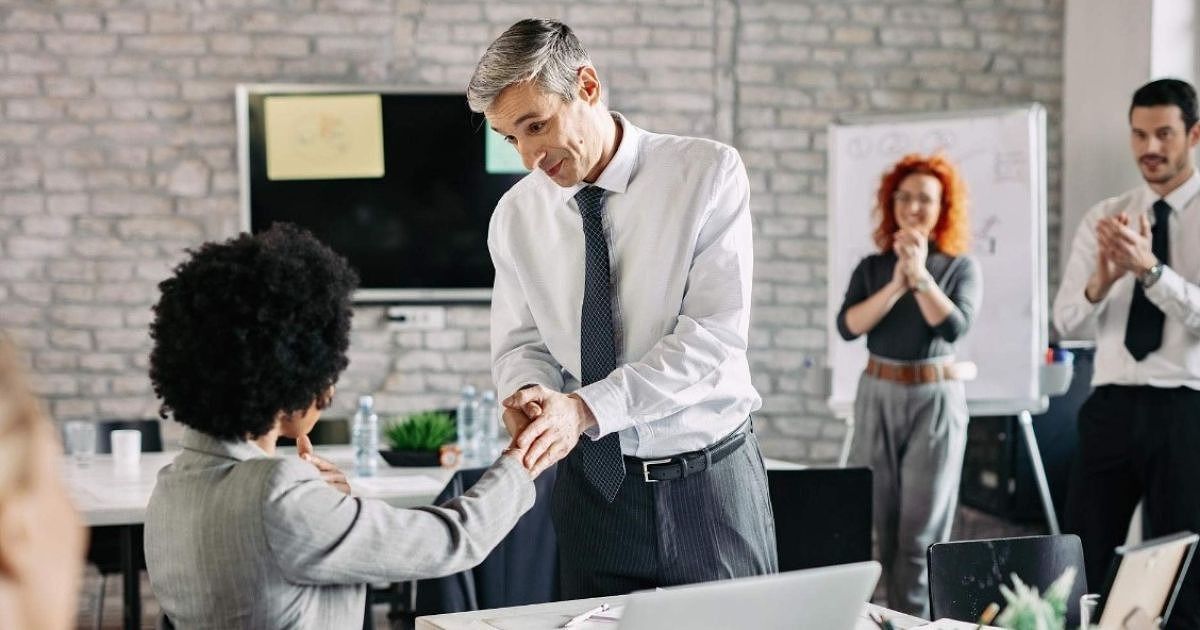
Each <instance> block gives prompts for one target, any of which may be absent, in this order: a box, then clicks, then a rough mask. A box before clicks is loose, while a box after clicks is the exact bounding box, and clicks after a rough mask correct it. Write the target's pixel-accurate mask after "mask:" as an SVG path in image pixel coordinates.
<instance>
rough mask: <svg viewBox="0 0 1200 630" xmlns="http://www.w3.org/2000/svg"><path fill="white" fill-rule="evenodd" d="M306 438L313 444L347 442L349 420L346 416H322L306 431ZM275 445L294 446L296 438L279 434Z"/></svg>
mask: <svg viewBox="0 0 1200 630" xmlns="http://www.w3.org/2000/svg"><path fill="white" fill-rule="evenodd" d="M308 439H309V441H311V442H312V443H313V446H321V445H327V444H349V443H350V421H349V420H347V419H346V418H322V419H320V420H318V421H317V423H316V424H314V425H313V428H312V431H309V432H308ZM275 445H276V446H295V445H296V440H294V439H292V438H290V437H285V436H282V435H281V436H279V439H278V440H277V441H276V442H275Z"/></svg>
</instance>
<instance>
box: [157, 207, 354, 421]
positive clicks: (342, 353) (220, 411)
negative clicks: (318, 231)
mask: <svg viewBox="0 0 1200 630" xmlns="http://www.w3.org/2000/svg"><path fill="white" fill-rule="evenodd" d="M188 253H189V254H190V258H188V259H187V260H185V261H184V262H182V263H180V264H179V265H178V266H177V267H175V270H174V275H172V276H171V277H170V278H168V279H166V280H164V281H162V282H161V283H160V284H159V285H158V288H159V289H160V290H161V291H162V297H161V298H160V299H159V301H158V304H156V305H155V306H154V321H153V322H152V323H151V324H150V336H151V337H152V338H153V339H154V348H153V350H151V352H150V380H151V382H152V383H153V384H154V393H155V394H157V395H158V397H159V398H160V399H161V400H162V408H161V409H160V412H159V413H160V415H162V417H163V418H166V417H167V414H168V413H174V416H175V420H177V421H179V422H181V423H183V424H185V425H187V426H189V427H191V428H193V429H196V430H198V431H201V432H204V433H207V434H208V435H211V436H213V437H216V438H220V439H225V440H235V439H246V438H248V437H249V438H255V437H258V436H260V435H263V434H265V433H267V432H269V431H270V430H271V429H272V427H273V426H274V423H275V417H276V415H277V414H278V413H279V412H281V411H282V412H284V413H292V412H297V411H302V410H305V409H308V408H309V406H311V405H312V404H313V403H314V401H320V400H322V398H323V395H324V394H325V392H326V391H327V390H328V389H329V387H330V386H331V385H333V384H334V383H335V382H337V378H338V375H339V374H340V373H341V372H342V370H344V369H346V365H347V364H348V362H349V361H348V360H347V358H346V349H347V348H348V347H349V345H350V318H351V317H352V316H353V312H352V309H351V306H350V294H351V292H352V291H353V290H354V288H355V287H357V286H358V276H357V275H356V274H355V273H354V270H352V269H351V268H350V265H349V264H347V262H346V259H344V258H342V257H341V256H339V255H337V254H335V253H334V252H333V251H332V250H330V249H329V248H328V247H326V246H325V245H323V244H321V242H320V241H318V240H317V239H316V238H314V237H313V236H312V235H311V234H309V233H308V232H306V231H304V230H301V229H300V228H297V227H296V226H294V225H290V224H282V223H280V224H275V225H273V226H271V228H270V229H269V230H267V231H265V232H261V233H259V234H257V235H254V236H251V235H249V234H242V235H240V236H237V237H236V238H232V239H230V240H228V241H225V242H223V243H205V244H203V245H201V246H200V247H199V248H198V249H195V250H188Z"/></svg>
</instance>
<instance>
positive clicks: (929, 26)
mask: <svg viewBox="0 0 1200 630" xmlns="http://www.w3.org/2000/svg"><path fill="white" fill-rule="evenodd" d="M1062 15H1063V6H1062V0H937V1H931V0H926V1H920V2H918V1H917V0H899V1H881V0H874V1H855V2H843V1H837V0H827V1H825V2H816V1H795V2H787V1H756V0H749V1H745V2H730V1H722V0H667V1H655V2H634V1H619V0H614V1H609V2H589V3H582V2H565V1H564V2H530V3H500V2H486V3H484V2H453V3H451V2H422V1H419V0H344V1H338V2H334V1H328V0H288V1H282V0H269V1H268V0H251V1H243V2H233V1H228V0H212V1H209V2H204V3H195V2H158V1H156V2H150V1H143V2H120V3H117V2H101V3H96V2H82V1H80V2H74V1H60V2H53V3H45V2H8V3H5V4H4V5H3V6H2V7H0V107H2V109H0V112H2V115H0V326H3V327H4V328H7V329H9V330H11V331H13V332H14V333H15V335H16V336H17V338H18V339H19V341H20V342H21V343H22V344H23V345H24V346H25V347H26V348H27V350H28V351H29V358H30V364H31V368H32V371H33V372H34V374H35V380H36V383H37V387H38V390H39V392H40V393H41V394H43V395H44V396H45V397H46V398H47V400H48V401H49V406H50V409H51V411H52V413H53V415H54V416H55V417H56V418H58V419H67V418H103V417H114V416H117V417H126V416H148V415H151V414H153V413H154V412H155V410H156V408H157V403H156V401H155V400H154V397H153V394H152V392H151V390H150V385H149V382H148V379H147V377H146V364H147V351H148V348H149V338H148V336H147V333H146V326H147V323H148V322H149V319H150V306H151V305H152V304H153V302H154V301H155V299H156V287H155V285H156V283H157V282H158V281H159V280H161V279H162V278H163V277H165V275H166V274H167V273H168V271H169V269H170V268H171V266H172V265H173V264H175V263H176V262H178V261H179V260H180V259H181V256H182V251H183V249H184V248H186V247H189V246H194V245H196V244H197V243H199V242H201V241H203V240H206V239H219V238H225V237H228V236H230V235H232V234H233V233H235V231H236V229H237V226H238V177H237V162H236V155H235V135H236V131H235V123H234V105H233V88H234V85H235V84H237V83H239V82H262V81H287V82H326V83H329V82H334V83H372V84H414V85H423V86H434V87H441V88H450V89H462V88H463V86H464V85H465V83H466V81H467V79H468V77H469V76H470V72H471V70H472V68H473V67H474V63H475V61H476V59H477V57H478V55H479V53H480V52H481V51H482V49H483V48H484V47H485V46H486V45H487V43H488V42H489V41H491V39H492V38H493V37H495V35H497V34H498V33H499V32H500V31H502V30H503V29H504V28H505V27H506V26H507V25H509V24H510V23H512V22H513V21H516V20H517V19H520V18H522V17H527V16H546V17H555V18H559V19H562V20H565V21H566V22H568V23H569V24H571V25H572V26H573V27H575V28H576V30H577V31H578V33H579V35H580V37H581V38H582V40H583V41H584V43H585V45H587V46H588V47H589V49H590V50H591V52H592V54H593V58H594V60H595V62H596V63H597V65H598V67H599V70H600V74H601V77H602V80H604V81H606V82H607V84H608V87H609V90H610V91H609V100H610V104H611V105H612V106H613V107H614V108H615V109H619V110H621V111H622V112H624V113H626V114H627V115H629V116H630V117H631V118H632V120H634V121H635V122H636V123H638V124H639V125H641V126H643V127H646V128H649V129H652V130H656V131H663V132H672V133H684V134H694V135H703V136H709V137H713V138H716V139H719V140H722V141H725V142H728V143H731V144H733V145H734V146H736V147H737V148H738V149H740V150H741V152H742V155H743V157H744V159H745V162H746V165H747V167H748V169H749V171H750V178H751V182H752V186H753V197H752V207H753V212H754V217H755V229H756V236H755V247H756V257H757V263H756V264H757V268H756V274H755V275H756V286H755V296H754V303H755V310H754V314H753V328H752V335H751V337H752V338H751V362H752V365H753V371H754V378H755V383H756V385H757V386H758V387H759V389H760V391H761V392H762V394H763V397H764V399H765V404H764V407H763V410H762V412H761V413H760V414H759V418H760V420H761V421H762V422H761V424H760V427H761V431H762V434H763V436H764V448H765V449H766V450H767V452H768V454H770V455H774V456H780V457H789V458H793V459H800V460H809V461H829V460H831V459H833V458H834V457H836V454H837V452H838V447H839V444H840V440H841V438H842V436H843V434H844V430H843V428H842V426H841V424H840V423H839V422H837V421H836V420H834V419H833V418H832V417H830V415H829V414H828V412H827V411H826V410H825V408H824V402H823V395H822V394H821V392H820V386H821V379H820V378H819V369H818V368H814V367H806V366H810V365H811V366H820V365H821V364H822V361H823V355H824V346H825V336H824V329H825V323H824V318H825V309H826V305H825V295H826V285H825V275H826V274H825V229H826V220H825V199H824V190H825V157H824V155H825V153H824V150H825V128H826V125H827V124H828V123H829V122H830V121H832V120H833V119H834V117H835V116H837V115H838V114H840V113H843V112H863V111H876V112H905V111H914V110H919V111H933V110H949V109H962V108H974V107H992V106H997V105H1004V104H1012V103H1024V102H1028V101H1033V100H1036V101H1040V102H1042V103H1043V104H1045V105H1046V107H1047V109H1048V110H1049V114H1050V116H1049V119H1050V154H1049V155H1050V172H1051V175H1050V190H1051V194H1050V201H1051V204H1050V230H1051V236H1050V238H1049V242H1051V243H1057V242H1058V237H1057V229H1058V217H1059V214H1060V211H1059V204H1058V197H1059V194H1058V164H1059V147H1060V141H1059V132H1058V130H1059V118H1060V105H1061V85H1062V77H1061V67H1062V64H1061V40H1062V29H1063V27H1062ZM876 176H877V174H865V176H864V177H865V178H864V185H871V183H872V182H873V181H874V178H875V177H876ZM480 247H484V244H483V243H480ZM1056 258H1057V257H1056V252H1052V253H1051V269H1057V260H1056ZM1051 281H1052V284H1053V282H1054V278H1052V279H1051ZM446 319H447V327H446V329H444V330H437V331H425V332H422V331H393V330H389V329H388V328H387V326H386V324H385V322H384V317H383V312H382V309H381V308H377V307H372V308H362V309H360V310H359V311H358V312H357V314H356V317H355V329H354V338H353V342H352V364H351V367H350V369H349V371H348V372H347V374H346V376H345V377H344V378H343V380H342V382H341V384H340V386H339V395H338V399H337V401H335V409H334V411H335V412H339V411H342V412H344V411H345V410H346V409H348V408H349V407H350V405H351V404H352V401H353V397H354V395H356V394H357V393H360V392H368V391H369V392H375V393H377V394H378V396H377V399H378V401H379V405H380V407H381V409H382V410H383V411H385V412H406V411H411V410H416V409H421V408H426V407H432V406H449V405H451V404H453V401H454V399H455V396H456V391H457V390H458V388H459V387H460V386H461V385H462V384H463V383H464V382H471V383H474V384H475V385H477V386H479V387H489V386H490V378H489V376H488V357H487V346H488V335H487V326H488V316H487V311H486V308H482V307H464V306H454V307H450V308H448V310H447V318H446Z"/></svg>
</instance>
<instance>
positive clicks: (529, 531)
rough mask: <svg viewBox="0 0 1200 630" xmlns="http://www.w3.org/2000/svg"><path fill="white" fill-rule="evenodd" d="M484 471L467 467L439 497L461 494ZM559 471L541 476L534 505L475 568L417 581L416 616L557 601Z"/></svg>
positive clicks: (536, 484) (536, 482) (535, 485)
mask: <svg viewBox="0 0 1200 630" xmlns="http://www.w3.org/2000/svg"><path fill="white" fill-rule="evenodd" d="M485 472H486V469H484V468H468V469H466V470H460V471H458V472H457V473H455V474H454V477H453V478H451V480H450V483H448V484H447V485H446V489H445V490H443V491H442V493H441V495H439V496H438V498H437V504H439V505H440V504H441V503H443V502H445V501H448V500H450V499H452V498H454V497H457V496H459V495H461V494H462V493H463V492H464V491H466V489H467V488H470V487H471V486H472V485H474V484H475V482H477V481H479V479H480V477H482V476H483V474H484V473H485ZM556 472H557V469H556V468H553V467H551V468H550V469H549V470H547V471H545V472H543V473H542V474H541V475H538V478H537V479H536V480H535V481H534V487H535V489H536V490H537V498H536V499H535V500H534V503H533V507H532V508H530V509H529V511H528V512H526V513H525V514H524V515H523V516H521V518H520V519H519V520H517V524H516V526H514V527H513V529H512V531H511V532H509V533H508V535H507V536H505V537H504V539H503V540H502V541H500V544H499V545H497V546H496V548H495V549H493V550H492V552H491V553H490V554H488V557H487V558H486V559H484V561H483V562H482V563H480V564H479V566H477V567H475V568H474V569H471V570H468V571H463V572H461V573H456V574H454V575H450V576H447V577H444V578H437V579H432V580H420V581H419V582H418V583H417V606H416V609H417V614H420V615H435V614H442V613H452V612H464V611H469V610H483V609H486V608H504V607H507V606H524V605H526V604H540V603H544V602H553V601H558V538H557V536H556V535H555V533H554V524H553V523H552V522H551V519H550V497H551V495H552V493H553V490H554V480H555V478H556Z"/></svg>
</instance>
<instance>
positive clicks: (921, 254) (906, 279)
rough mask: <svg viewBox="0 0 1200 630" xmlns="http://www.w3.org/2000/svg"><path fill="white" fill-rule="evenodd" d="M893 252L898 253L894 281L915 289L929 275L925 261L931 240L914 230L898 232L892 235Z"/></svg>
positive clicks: (893, 275)
mask: <svg viewBox="0 0 1200 630" xmlns="http://www.w3.org/2000/svg"><path fill="white" fill-rule="evenodd" d="M892 251H893V252H895V253H896V258H897V260H896V268H895V271H893V274H892V281H893V282H895V283H897V284H900V285H902V286H905V287H907V288H909V289H914V288H916V286H917V283H918V282H920V280H921V279H922V278H924V277H926V275H927V274H928V272H927V271H925V260H926V259H927V258H928V256H929V239H928V238H927V237H926V236H925V235H924V234H922V233H921V232H919V231H917V230H914V229H901V230H897V231H896V233H895V234H893V235H892Z"/></svg>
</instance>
